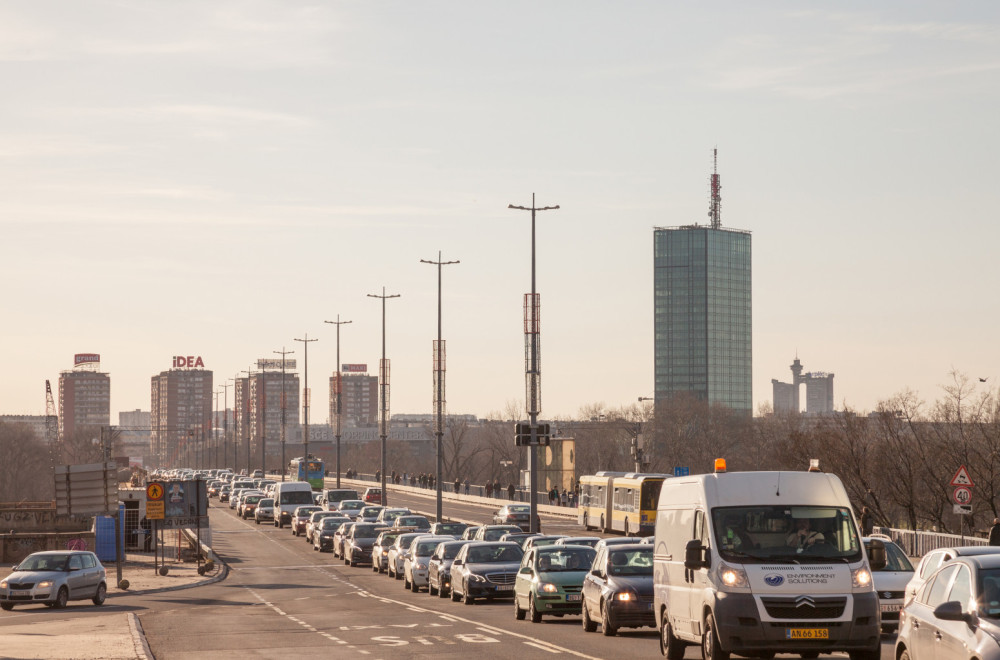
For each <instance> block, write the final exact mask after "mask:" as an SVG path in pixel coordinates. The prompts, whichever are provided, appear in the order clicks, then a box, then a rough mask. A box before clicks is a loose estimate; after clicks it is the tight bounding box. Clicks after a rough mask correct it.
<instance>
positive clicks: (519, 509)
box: [507, 504, 531, 513]
mask: <svg viewBox="0 0 1000 660" xmlns="http://www.w3.org/2000/svg"><path fill="white" fill-rule="evenodd" d="M507 512H508V513H531V509H530V508H529V507H527V506H524V505H521V504H515V505H511V506H509V507H507Z"/></svg>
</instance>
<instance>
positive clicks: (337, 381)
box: [324, 314, 352, 488]
mask: <svg viewBox="0 0 1000 660" xmlns="http://www.w3.org/2000/svg"><path fill="white" fill-rule="evenodd" d="M324 323H331V324H333V325H335V326H337V370H336V371H335V372H334V373H333V388H334V392H333V396H334V403H333V406H334V407H333V435H334V438H336V440H337V488H340V430H341V426H342V423H343V410H342V408H341V400H340V394H341V392H342V391H343V381H342V380H341V378H342V376H341V373H340V326H342V325H347V324H348V323H352V321H341V320H340V314H337V320H336V321H324Z"/></svg>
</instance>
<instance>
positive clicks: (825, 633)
mask: <svg viewBox="0 0 1000 660" xmlns="http://www.w3.org/2000/svg"><path fill="white" fill-rule="evenodd" d="M655 529H656V531H655V538H654V555H653V569H654V570H653V610H654V614H655V616H656V624H657V627H658V628H659V631H660V651H661V652H662V654H663V655H665V656H667V657H668V658H670V660H680V659H681V658H683V657H684V647H685V646H687V645H692V644H697V645H699V646H701V649H702V655H703V656H704V657H705V658H706V659H708V660H712V659H717V658H726V657H728V656H729V654H730V653H735V654H739V655H744V656H751V657H768V656H770V655H773V654H774V653H796V654H801V655H802V656H803V657H814V656H815V655H816V654H817V653H834V652H838V651H846V652H847V653H848V654H849V655H850V657H851V659H852V660H879V657H880V646H879V639H880V634H881V625H880V613H879V602H878V598H877V596H876V594H875V591H874V588H873V581H872V573H871V570H872V567H874V568H876V569H878V568H881V567H883V566H885V546H884V544H883V543H882V542H881V541H877V540H873V541H872V543H871V546H870V549H869V553H870V555H871V562H869V557H868V556H866V552H865V546H864V545H863V544H862V542H861V534H860V532H859V529H858V524H857V522H856V521H855V518H854V513H853V510H852V508H851V502H850V500H849V498H848V497H847V492H846V490H845V489H844V486H843V484H842V483H841V481H840V479H838V478H837V477H836V476H835V475H832V474H824V473H822V472H819V471H809V472H793V471H788V472H732V473H727V472H726V467H725V462H724V461H723V460H722V459H719V460H718V461H717V462H716V472H715V473H714V474H702V475H692V476H687V477H673V478H670V479H665V480H664V482H663V488H662V490H661V491H660V498H659V504H658V506H657V511H656V528H655Z"/></svg>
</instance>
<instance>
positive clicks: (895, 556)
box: [881, 541, 913, 573]
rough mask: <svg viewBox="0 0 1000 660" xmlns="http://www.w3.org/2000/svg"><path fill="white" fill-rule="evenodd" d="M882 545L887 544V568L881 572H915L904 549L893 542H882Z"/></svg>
mask: <svg viewBox="0 0 1000 660" xmlns="http://www.w3.org/2000/svg"><path fill="white" fill-rule="evenodd" d="M882 543H883V544H885V568H883V569H881V570H883V571H897V572H901V573H912V572H913V564H911V563H910V560H909V558H908V557H907V556H906V553H904V552H903V550H902V548H900V547H899V546H898V545H896V544H895V543H893V542H892V541H882Z"/></svg>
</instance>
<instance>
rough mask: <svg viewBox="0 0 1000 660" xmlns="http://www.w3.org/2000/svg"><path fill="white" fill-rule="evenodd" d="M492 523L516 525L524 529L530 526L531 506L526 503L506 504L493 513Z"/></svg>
mask: <svg viewBox="0 0 1000 660" xmlns="http://www.w3.org/2000/svg"><path fill="white" fill-rule="evenodd" d="M493 524H494V525H517V526H518V527H520V528H521V529H523V530H524V531H528V529H529V528H530V527H531V507H530V506H528V505H527V504H506V505H504V506H502V507H500V509H499V510H498V511H497V512H496V513H494V514H493Z"/></svg>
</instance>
